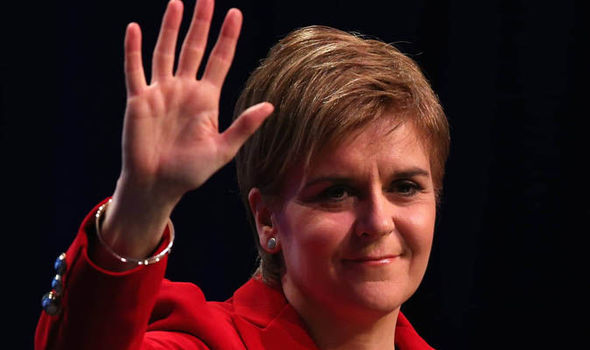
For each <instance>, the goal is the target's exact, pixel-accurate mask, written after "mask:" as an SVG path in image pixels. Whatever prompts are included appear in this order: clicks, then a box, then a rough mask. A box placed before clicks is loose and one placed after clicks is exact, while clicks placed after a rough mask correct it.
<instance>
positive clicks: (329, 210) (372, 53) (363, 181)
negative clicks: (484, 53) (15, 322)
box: [36, 0, 448, 349]
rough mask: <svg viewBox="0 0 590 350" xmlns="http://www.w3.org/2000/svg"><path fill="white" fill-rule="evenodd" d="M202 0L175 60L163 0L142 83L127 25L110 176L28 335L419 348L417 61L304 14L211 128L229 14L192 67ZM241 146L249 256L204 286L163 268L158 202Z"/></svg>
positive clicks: (436, 159)
mask: <svg viewBox="0 0 590 350" xmlns="http://www.w3.org/2000/svg"><path fill="white" fill-rule="evenodd" d="M212 13H213V1H212V0H200V1H199V2H198V3H197V5H196V8H195V12H194V15H193V20H192V23H191V26H190V28H189V31H188V34H187V37H186V39H185V40H184V43H183V46H182V49H181V53H180V56H179V61H178V68H177V70H176V71H175V72H173V66H174V60H175V57H174V52H175V45H176V41H177V34H178V28H179V26H180V21H181V17H182V3H181V2H180V1H177V0H172V1H170V3H169V4H168V7H167V10H166V13H165V14H164V19H163V23H162V28H161V30H160V36H159V38H158V41H157V44H156V47H155V50H154V55H153V64H152V81H151V83H150V84H149V85H148V84H147V83H146V81H145V74H144V72H143V67H142V63H141V62H142V61H141V53H140V52H141V46H140V41H141V35H140V30H139V26H137V24H133V23H132V24H130V25H129V26H128V28H127V32H126V38H125V75H126V83H127V93H128V101H127V109H126V115H125V124H124V133H123V166H122V171H121V176H120V178H119V180H118V182H117V187H116V190H115V193H114V195H113V197H112V199H111V200H110V201H105V202H103V203H101V204H100V207H97V208H95V209H94V210H93V211H92V212H91V213H90V214H89V215H88V217H87V218H86V219H85V220H84V222H83V224H82V226H81V229H80V232H79V234H78V236H77V237H76V239H75V241H74V243H73V244H72V246H71V247H70V248H69V249H68V251H67V252H66V254H64V255H62V256H61V257H60V259H58V262H57V264H56V269H57V270H58V277H57V278H56V281H55V283H54V290H53V291H52V292H51V293H50V294H48V295H46V297H45V298H44V308H45V312H44V313H43V314H42V316H41V319H40V321H39V325H38V328H37V334H36V347H37V348H84V349H88V348H101V349H138V348H145V349H160V348H182V349H314V348H318V349H345V348H350V349H393V348H396V349H430V347H429V346H428V345H427V344H426V342H424V340H422V339H421V338H420V337H419V336H418V334H417V333H416V332H415V331H414V329H413V328H412V327H411V325H410V324H409V322H408V321H407V319H406V318H405V317H404V316H403V315H402V314H401V313H400V307H401V305H402V303H403V302H405V301H406V300H407V299H408V298H409V297H410V296H411V295H412V294H413V293H414V291H415V290H416V288H417V287H418V285H419V284H420V281H421V280H422V277H423V275H424V272H425V269H426V265H427V262H428V256H429V253H430V248H431V244H432V236H433V231H434V221H435V215H436V201H437V197H438V194H439V192H440V190H441V187H442V177H443V172H444V163H445V160H446V156H447V152H448V126H447V122H446V119H445V117H444V114H443V112H442V109H441V108H440V105H439V103H438V101H437V99H436V97H435V95H434V93H433V92H432V90H431V88H430V86H429V85H428V83H427V82H426V80H425V79H424V77H423V76H422V74H421V73H420V70H419V69H418V68H417V66H416V65H415V64H414V63H413V62H412V61H411V60H410V59H409V58H407V57H405V56H404V55H402V54H400V53H399V52H398V51H397V50H396V49H394V48H392V47H391V46H389V45H387V44H384V43H381V42H379V41H374V40H366V39H363V38H359V37H356V36H353V35H350V34H347V33H344V32H341V31H338V30H335V29H331V28H326V27H308V28H303V29H301V30H298V31H295V32H293V33H291V34H290V35H288V36H287V37H286V38H285V39H283V40H281V41H280V42H279V43H278V44H277V45H276V46H275V47H274V48H273V49H272V50H271V52H270V54H269V56H268V57H267V58H266V59H265V61H263V62H262V64H261V66H260V67H259V68H258V69H257V70H256V71H255V72H254V73H253V74H252V76H251V77H250V79H249V81H248V83H247V84H246V88H245V89H244V92H243V93H242V95H241V96H240V98H239V101H238V104H237V106H236V118H235V120H234V122H233V123H232V125H231V126H230V127H229V128H228V129H227V130H225V131H224V132H222V133H219V131H218V122H217V120H218V119H217V117H218V102H219V94H220V91H221V86H222V84H223V80H224V78H225V76H226V74H227V72H228V70H229V67H230V63H231V61H232V59H233V54H234V49H235V46H236V42H237V39H238V35H239V30H240V25H241V14H240V12H239V11H238V10H235V9H232V10H230V11H229V12H228V14H227V16H226V18H225V20H224V23H223V25H222V28H221V33H220V36H219V39H218V41H217V43H216V45H215V47H214V49H213V50H212V52H211V56H210V57H209V59H208V61H207V64H206V67H205V70H204V73H203V76H202V77H201V79H200V80H195V76H196V74H197V70H198V67H199V64H200V62H201V59H202V56H203V51H204V48H205V46H206V39H207V35H208V30H209V25H210V21H211V17H212ZM271 114H272V116H270V115H271ZM269 116H270V117H269ZM267 118H268V120H267ZM263 122H264V123H263ZM257 130H258V131H257ZM255 131H257V132H256V133H255ZM242 145H243V147H242ZM238 150H239V154H238V157H237V167H238V179H239V185H240V190H241V192H242V196H243V198H244V202H245V203H246V205H247V207H249V209H250V213H251V222H252V224H253V228H254V232H255V238H256V239H255V241H256V242H257V245H258V250H259V253H260V267H259V269H258V271H257V272H256V274H255V275H254V276H253V278H252V279H251V280H250V281H249V282H247V283H246V284H245V285H244V286H242V287H241V288H240V289H238V290H237V291H236V292H235V294H234V296H233V297H232V298H231V299H230V300H228V301H226V302H207V301H205V299H204V297H203V294H202V292H201V291H200V290H199V289H198V287H196V286H195V285H193V284H188V283H174V282H170V281H167V280H164V279H163V276H164V272H165V268H166V266H165V265H166V254H167V252H168V251H169V248H170V246H171V243H172V241H173V229H172V225H171V223H170V222H169V216H170V213H171V211H172V209H173V208H174V206H175V205H176V204H177V203H178V202H179V200H180V198H181V197H182V195H183V194H184V193H186V192H187V191H190V190H193V189H196V188H198V187H199V186H201V185H202V184H203V183H204V182H205V181H206V180H207V179H208V178H209V177H210V176H212V175H213V174H214V173H215V172H216V171H217V170H218V169H219V168H220V167H222V166H223V165H225V164H226V163H227V162H229V161H230V160H231V159H232V158H233V157H234V155H236V153H237V152H238Z"/></svg>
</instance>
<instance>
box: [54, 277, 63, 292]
mask: <svg viewBox="0 0 590 350" xmlns="http://www.w3.org/2000/svg"><path fill="white" fill-rule="evenodd" d="M51 289H53V291H55V294H57V295H61V293H62V292H63V290H64V283H63V279H62V278H61V275H55V277H53V281H51Z"/></svg>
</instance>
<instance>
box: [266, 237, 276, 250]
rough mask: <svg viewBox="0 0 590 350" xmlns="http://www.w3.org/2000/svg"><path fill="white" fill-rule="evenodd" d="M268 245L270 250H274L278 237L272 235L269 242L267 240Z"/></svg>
mask: <svg viewBox="0 0 590 350" xmlns="http://www.w3.org/2000/svg"><path fill="white" fill-rule="evenodd" d="M266 247H267V248H268V249H270V250H273V249H275V248H276V247H277V239H276V238H275V237H271V238H270V239H269V240H268V242H266Z"/></svg>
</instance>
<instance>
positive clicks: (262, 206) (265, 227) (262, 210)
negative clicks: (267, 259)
mask: <svg viewBox="0 0 590 350" xmlns="http://www.w3.org/2000/svg"><path fill="white" fill-rule="evenodd" d="M248 203H249V204H250V210H251V211H252V216H253V217H254V222H255V223H256V231H257V232H258V240H259V241H260V246H261V247H262V249H264V250H265V251H266V252H267V253H269V254H275V253H278V252H279V251H280V250H281V247H280V243H279V241H278V239H279V237H278V235H277V233H278V230H277V228H276V226H274V224H273V220H272V215H273V211H272V208H271V206H270V204H269V203H266V202H265V201H264V198H262V194H261V193H260V190H259V189H258V188H256V187H254V188H252V189H251V190H250V192H249V193H248ZM271 238H274V239H275V240H276V245H275V246H274V248H269V246H268V242H269V240H270V239H271Z"/></svg>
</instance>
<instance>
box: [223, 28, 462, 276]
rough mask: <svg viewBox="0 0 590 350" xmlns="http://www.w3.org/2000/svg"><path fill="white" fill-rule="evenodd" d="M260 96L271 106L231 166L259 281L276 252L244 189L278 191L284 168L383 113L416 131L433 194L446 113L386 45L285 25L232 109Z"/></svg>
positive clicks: (444, 150) (277, 263) (408, 63)
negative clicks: (263, 237)
mask: <svg viewBox="0 0 590 350" xmlns="http://www.w3.org/2000/svg"><path fill="white" fill-rule="evenodd" d="M263 101H268V102H270V103H272V104H273V105H274V107H275V110H274V112H273V115H272V116H271V117H270V118H268V119H267V120H266V121H265V122H264V123H263V125H262V126H261V127H260V129H259V130H258V131H257V132H256V133H255V134H254V135H253V136H252V137H251V138H250V139H249V140H248V141H247V142H246V144H245V145H244V146H243V147H242V148H241V149H240V151H239V152H238V155H237V157H236V166H237V176H238V184H239V187H240V192H241V196H242V200H243V201H244V204H245V205H246V208H247V211H248V213H249V219H250V222H251V224H252V226H253V229H254V235H255V241H256V244H257V248H258V253H259V258H260V265H259V268H258V271H257V272H260V273H261V274H262V278H263V280H265V281H266V282H269V283H276V282H278V281H280V273H281V268H282V259H281V256H280V255H279V254H276V255H270V254H268V253H266V252H265V251H264V249H263V248H262V247H261V245H260V242H259V239H258V235H257V233H256V226H255V225H254V220H253V217H252V214H251V212H250V210H249V204H248V193H249V191H250V190H251V189H252V188H258V189H259V190H260V192H261V193H262V195H263V196H274V195H277V194H279V193H280V190H281V187H282V184H283V183H282V181H283V180H284V179H285V178H286V175H287V173H288V171H289V170H290V169H291V167H293V166H295V165H302V164H303V166H307V165H309V162H310V161H311V160H312V159H313V157H314V156H315V155H316V154H318V152H320V151H321V150H322V149H323V148H324V147H325V146H327V145H328V144H334V143H338V142H340V141H341V140H343V139H344V138H346V137H349V136H351V135H352V134H353V133H354V132H356V131H359V130H362V129H363V128H364V127H366V126H367V125H369V124H370V123H372V122H374V121H376V120H378V119H379V118H382V117H383V115H384V114H386V113H385V112H393V113H392V114H393V115H394V118H395V120H391V123H392V128H394V127H395V126H396V125H399V124H400V123H403V122H406V121H409V122H411V123H413V125H414V126H415V127H416V129H417V130H418V132H419V134H420V136H421V138H422V141H423V142H424V145H425V147H426V149H427V151H428V152H429V156H430V164H431V170H432V178H433V182H434V187H435V190H436V193H437V198H438V197H439V194H440V192H441V190H442V179H443V175H444V165H445V162H446V159H447V156H448V152H449V140H450V137H449V127H448V123H447V119H446V117H445V115H444V112H443V110H442V107H441V106H440V103H439V101H438V98H437V97H436V95H435V94H434V92H433V91H432V89H431V87H430V84H429V83H428V81H427V80H426V78H425V77H424V75H423V74H422V72H421V70H420V68H419V67H418V65H417V64H416V63H415V62H414V61H413V60H412V59H410V58H409V57H407V56H405V55H404V54H402V53H401V52H400V51H399V50H397V49H396V48H395V47H393V46H392V45H389V44H387V43H384V42H382V41H379V40H374V39H367V38H364V37H362V36H360V35H357V34H351V33H347V32H344V31H341V30H337V29H334V28H330V27H325V26H310V27H305V28H302V29H298V30H296V31H294V32H291V33H290V34H289V35H287V36H286V37H285V38H284V39H282V40H280V41H279V42H278V43H277V44H276V45H275V46H274V47H273V48H272V49H271V50H270V52H269V54H268V56H267V57H266V58H265V59H264V60H263V61H262V62H261V64H260V66H259V67H258V68H257V69H256V70H255V71H254V72H253V73H252V74H251V75H250V78H249V79H248V81H247V82H246V86H245V88H244V90H243V91H242V94H241V95H240V97H239V99H238V101H237V104H236V108H235V113H234V116H238V115H239V114H240V113H241V112H242V111H244V110H245V109H246V108H247V107H249V106H251V105H253V104H256V103H258V102H263ZM387 115H391V114H387Z"/></svg>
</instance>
